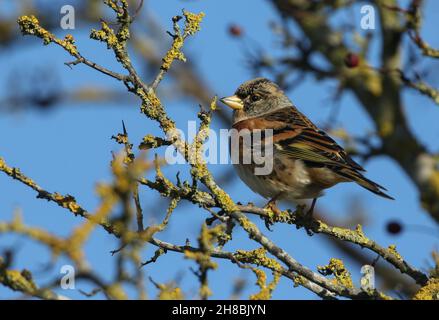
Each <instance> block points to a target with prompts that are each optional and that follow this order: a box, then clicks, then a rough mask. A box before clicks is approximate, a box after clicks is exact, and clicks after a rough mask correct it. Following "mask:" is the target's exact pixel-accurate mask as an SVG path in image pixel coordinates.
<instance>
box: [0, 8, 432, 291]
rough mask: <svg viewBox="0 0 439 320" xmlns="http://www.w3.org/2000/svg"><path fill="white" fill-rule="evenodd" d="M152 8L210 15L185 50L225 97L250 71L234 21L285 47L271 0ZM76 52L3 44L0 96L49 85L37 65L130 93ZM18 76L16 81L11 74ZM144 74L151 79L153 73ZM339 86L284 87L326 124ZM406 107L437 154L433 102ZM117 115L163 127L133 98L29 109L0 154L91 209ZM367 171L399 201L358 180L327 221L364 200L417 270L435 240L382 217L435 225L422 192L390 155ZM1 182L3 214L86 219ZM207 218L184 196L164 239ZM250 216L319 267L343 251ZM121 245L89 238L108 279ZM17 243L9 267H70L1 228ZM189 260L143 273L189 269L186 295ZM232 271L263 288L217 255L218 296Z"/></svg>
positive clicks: (182, 119) (336, 200)
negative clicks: (274, 27)
mask: <svg viewBox="0 0 439 320" xmlns="http://www.w3.org/2000/svg"><path fill="white" fill-rule="evenodd" d="M52 3H53V4H51V5H53V6H55V5H59V7H61V5H62V4H64V1H54V2H52ZM0 6H5V3H4V2H2V1H0ZM148 7H149V8H150V9H151V12H152V13H153V14H154V16H155V18H156V19H157V20H158V21H159V22H160V23H161V24H162V25H163V26H164V28H166V29H170V27H171V26H170V18H171V17H172V16H174V15H175V14H178V13H180V11H181V9H183V8H186V9H187V10H191V11H194V12H197V11H204V12H205V13H206V18H205V20H204V22H203V26H202V31H201V32H200V33H199V34H198V35H197V36H196V37H194V38H193V39H190V40H189V42H188V43H187V46H186V47H185V52H187V54H188V57H190V58H191V59H192V63H193V64H194V65H195V68H196V69H197V70H198V71H199V72H200V73H201V75H202V76H203V77H204V79H205V81H206V82H207V83H208V85H209V86H210V87H211V88H213V90H214V92H215V93H216V94H218V95H219V96H224V95H228V94H231V93H232V92H234V90H235V89H236V87H237V86H238V85H239V84H240V83H242V82H243V81H245V80H247V79H249V78H251V77H252V75H251V74H250V72H249V70H248V68H246V66H245V59H246V57H245V55H244V53H243V50H242V48H243V46H242V43H240V42H238V41H236V40H235V39H232V38H231V37H230V36H229V35H228V33H227V28H228V26H229V25H230V24H231V23H237V24H239V25H240V26H241V27H242V28H243V30H244V32H245V34H246V35H247V36H248V37H249V38H251V39H253V41H256V42H257V43H258V44H259V45H260V46H261V47H262V48H264V49H265V50H266V51H267V52H268V53H270V54H273V55H277V54H279V43H278V42H277V41H276V39H275V38H274V37H273V35H272V32H271V31H270V28H269V23H270V21H277V19H278V18H277V15H276V14H275V12H274V9H273V8H272V6H271V5H270V3H269V2H268V1H262V0H257V1H253V0H252V1H250V0H243V1H231V0H223V1H214V0H206V1H178V0H168V1H166V3H165V2H164V1H162V0H151V1H148ZM355 8H356V11H355V15H354V18H355V19H356V21H358V24H359V20H360V13H359V8H358V7H355ZM57 10H58V9H56V10H55V12H56V11H57ZM438 10H439V3H438V2H437V1H432V0H430V1H427V7H426V10H425V25H424V28H423V36H424V37H425V39H426V40H427V41H428V42H429V43H430V44H431V45H432V46H434V47H439V39H438V37H437V34H436V33H437V32H436V30H437V29H436V27H437V23H436V18H437V12H439V11H438ZM0 19H1V15H0ZM340 19H345V20H349V19H351V22H352V19H353V17H352V16H351V17H349V16H342V17H340ZM62 34H64V32H60V33H59V35H62ZM72 34H73V35H74V36H75V38H76V39H77V44H78V47H79V48H80V49H81V52H82V53H83V54H84V55H86V56H87V57H90V58H92V59H94V60H96V61H97V62H99V63H101V64H104V65H106V66H109V67H110V68H114V69H116V70H118V69H119V66H117V65H116V63H115V62H114V59H113V57H112V54H111V53H110V52H109V51H106V49H105V47H104V45H102V44H99V43H96V42H94V41H92V40H90V39H88V35H87V32H84V29H83V28H81V29H78V30H75V31H74V32H72ZM373 48H375V50H374V51H373V55H374V56H375V55H377V50H376V45H375V46H374V47H373ZM70 60H71V58H70V57H68V56H67V55H66V54H65V53H64V52H63V51H62V50H61V49H59V48H57V47H54V46H50V47H42V45H41V42H40V41H39V40H34V39H32V38H30V37H25V38H22V39H20V40H19V41H18V43H16V44H15V46H14V47H13V48H2V49H0V70H2V74H1V76H0V97H5V96H8V95H10V94H13V93H17V92H20V90H24V89H25V88H27V87H26V86H28V85H29V84H31V87H33V88H39V87H40V86H42V85H41V83H40V82H41V81H47V77H44V78H39V77H38V72H39V71H41V70H45V71H44V72H45V73H46V74H49V75H51V77H49V79H51V81H52V83H55V85H56V86H58V85H59V86H60V87H61V88H62V89H64V90H69V89H73V88H77V87H78V86H81V87H86V86H96V85H98V86H100V87H109V88H113V89H115V90H117V89H119V90H124V88H123V87H122V85H121V84H120V83H117V82H116V81H114V80H112V79H109V78H107V77H105V76H103V75H101V74H99V73H97V72H95V71H93V70H90V69H87V68H86V67H83V66H77V67H75V68H74V69H73V70H70V69H68V68H67V67H65V66H64V62H66V61H70ZM134 62H135V63H136V61H134ZM426 65H427V66H429V67H430V69H431V70H438V69H437V67H438V66H437V64H434V61H427V62H426ZM434 68H435V69H434ZM432 76H434V74H433V75H432ZM17 78H18V79H21V81H18V82H17V80H15V81H14V80H13V79H17ZM431 79H432V83H433V84H434V85H435V86H438V85H439V81H438V79H437V77H436V79H435V78H434V77H431ZM146 80H147V82H148V81H149V80H150V79H146ZM17 83H18V84H17ZM23 83H24V85H22V84H23ZM334 88H335V86H334V83H331V82H318V83H317V82H315V81H314V80H313V79H312V77H308V78H307V79H306V81H304V82H303V83H302V84H301V85H300V86H299V87H297V88H296V89H295V90H292V91H290V92H287V93H288V95H289V96H290V98H291V99H292V101H293V102H294V103H295V104H296V105H297V106H298V108H299V109H300V110H301V111H303V112H304V113H305V114H306V115H307V116H309V117H310V119H312V120H313V121H314V122H315V123H317V124H323V123H325V121H326V119H327V118H328V115H329V113H330V111H331V108H330V106H331V102H329V100H330V97H331V93H332V92H333V91H334ZM165 102H166V107H167V110H168V112H169V114H170V115H171V116H172V117H174V118H175V119H177V124H178V125H179V126H180V127H181V128H183V129H184V128H186V126H187V121H188V120H194V119H196V110H197V101H194V100H191V99H177V100H174V99H173V100H167V99H165ZM340 103H341V112H340V116H339V118H338V121H339V125H341V126H343V127H345V128H346V129H347V130H348V132H350V133H353V134H357V135H361V134H364V133H365V132H368V131H370V130H371V129H372V128H373V127H372V124H371V122H370V120H369V119H368V118H367V115H366V114H365V113H364V112H363V111H362V110H361V109H360V107H359V106H358V103H357V101H356V100H355V98H354V97H352V96H351V95H350V94H346V95H345V96H344V97H343V99H342V100H341V102H340ZM404 104H405V108H406V113H407V115H408V117H409V118H410V124H411V126H412V128H413V130H414V132H415V134H416V135H417V137H418V138H419V139H421V141H423V142H424V143H425V144H426V145H427V146H428V147H429V149H430V150H436V151H437V150H438V148H439V142H438V141H439V139H438V137H439V127H438V126H437V124H436V123H437V117H438V116H439V109H438V108H437V106H435V105H434V104H433V103H431V102H430V101H429V100H428V99H426V98H424V97H419V96H418V95H417V94H414V93H412V92H410V91H408V92H407V93H406V94H405V95H404ZM122 120H124V121H125V123H126V125H127V128H128V131H129V134H130V136H131V139H132V142H134V144H135V145H137V144H138V143H139V142H140V141H141V138H142V137H143V136H144V135H145V134H147V133H153V134H156V135H160V131H159V129H158V128H157V125H156V124H154V123H153V122H151V121H149V120H148V119H146V118H145V117H144V116H142V115H141V114H140V112H139V105H138V103H137V102H136V101H134V100H127V102H126V103H123V104H122V103H121V102H117V104H116V103H108V106H107V105H102V104H99V105H95V104H93V103H82V104H80V105H78V104H72V103H70V104H63V105H61V106H59V107H57V108H55V109H54V110H51V111H50V112H44V111H41V110H26V111H21V112H16V113H2V116H1V117H0V156H1V157H4V158H5V160H6V161H7V163H8V164H10V165H12V166H17V167H19V168H21V170H22V171H23V172H24V173H26V174H27V175H29V176H30V177H32V178H33V179H35V180H36V181H37V182H38V183H39V184H40V185H41V186H43V187H44V188H46V189H47V190H50V191H57V192H60V193H69V194H72V195H74V196H75V197H76V199H77V200H78V202H79V203H81V204H82V205H83V206H84V207H85V208H87V209H88V210H93V209H94V208H95V207H96V205H97V197H96V194H95V191H94V189H95V185H96V182H99V181H108V180H109V179H110V178H111V175H110V171H109V166H108V164H109V161H110V160H111V151H116V150H119V147H118V146H117V145H116V144H115V143H114V141H112V140H110V137H111V136H112V135H114V134H116V133H118V132H120V130H121V121H122ZM213 128H214V129H215V130H219V129H221V128H222V127H221V126H220V125H219V122H215V123H214V124H213ZM162 151H163V150H162ZM229 166H230V165H211V166H210V168H211V170H212V172H213V173H214V175H215V177H217V178H219V179H220V178H221V176H222V175H223V174H224V173H225V172H228V169H229ZM366 169H367V171H368V177H369V178H371V179H373V180H376V181H378V182H379V183H381V184H383V185H385V186H386V187H387V189H388V190H389V193H390V194H391V195H392V196H394V197H395V198H396V201H388V200H386V199H382V198H379V197H376V196H375V195H374V194H372V193H369V192H367V191H365V190H363V189H362V188H360V187H358V186H356V185H354V184H344V185H340V186H337V187H335V188H333V189H331V190H329V191H328V192H327V194H326V196H325V197H323V198H322V199H320V200H319V202H318V206H319V207H321V208H323V209H324V210H325V211H327V212H329V213H330V214H331V218H332V219H335V220H336V221H344V220H346V219H348V218H349V212H350V210H351V208H352V203H353V202H358V203H360V204H361V206H363V207H364V210H365V212H367V218H368V220H367V223H366V224H365V225H364V231H365V233H366V235H368V236H370V237H371V238H372V239H374V240H376V241H377V242H378V243H380V244H382V245H383V246H388V245H390V244H396V246H397V248H398V250H399V252H400V253H401V254H402V255H403V256H404V257H405V258H406V259H407V260H408V261H409V262H411V263H412V264H413V265H414V266H416V267H418V268H421V269H422V268H425V267H427V266H428V264H427V261H428V259H429V257H430V253H431V251H432V250H434V249H437V248H438V244H439V240H438V237H437V236H432V235H431V234H429V233H420V232H414V231H410V230H409V229H410V228H408V230H407V232H404V233H402V234H401V235H399V236H397V237H394V236H389V235H388V233H387V232H386V230H385V225H386V222H388V221H389V220H399V221H401V222H402V223H403V224H404V225H407V226H425V227H429V228H432V230H436V232H437V227H436V226H435V224H434V222H433V221H432V219H431V218H429V216H428V215H427V214H426V213H424V212H423V210H422V209H421V208H420V206H419V203H418V201H417V198H418V194H417V190H416V188H415V187H414V186H413V184H412V183H411V182H410V181H409V180H408V178H407V177H406V176H405V174H404V173H403V172H402V171H401V170H400V169H399V168H398V167H397V166H396V165H395V163H394V162H393V161H391V160H389V159H387V158H376V159H373V160H372V161H369V162H368V163H367V164H366ZM177 171H182V173H183V174H182V176H183V177H188V175H187V166H185V165H176V166H172V167H169V168H166V169H165V173H166V174H167V176H168V177H170V178H172V177H174V176H175V174H176V173H177ZM185 171H186V173H185ZM224 188H225V190H226V191H227V192H230V194H232V195H234V200H235V201H241V202H244V203H245V202H249V201H252V202H255V203H256V204H259V205H263V204H264V202H265V200H263V199H262V198H261V197H259V196H258V195H256V194H254V193H252V191H251V190H249V189H248V188H247V187H246V186H245V185H244V184H243V183H242V182H240V181H239V180H238V179H234V180H233V182H232V183H230V184H227V185H224ZM0 189H1V190H2V191H1V192H0V220H9V219H11V217H12V215H13V212H14V210H16V209H17V208H20V209H21V210H22V211H23V216H24V220H25V222H26V223H27V224H29V225H33V226H39V227H42V228H46V229H48V230H50V231H52V232H54V233H56V234H60V235H67V234H69V232H70V231H71V230H72V227H73V226H75V225H78V224H79V223H80V222H81V220H80V219H79V218H75V217H73V216H72V215H71V214H70V213H68V212H67V211H65V210H63V209H60V208H58V207H57V206H56V205H54V204H51V203H47V202H45V201H41V200H38V199H36V198H35V194H34V192H32V191H31V190H29V189H28V188H26V187H24V186H22V185H21V184H19V183H17V182H16V181H12V180H11V179H10V178H8V177H6V176H5V175H3V174H0ZM141 197H142V204H143V206H144V208H145V215H146V216H145V222H146V223H151V222H157V221H159V219H160V218H162V216H163V213H164V210H163V209H164V206H163V204H166V200H160V201H161V202H160V205H157V200H159V197H158V196H157V195H156V194H155V193H154V192H152V191H149V190H143V191H142V194H141ZM207 217H208V216H207V214H206V212H203V211H201V210H199V209H198V208H195V207H194V206H192V205H189V204H186V203H183V204H182V205H181V207H179V209H178V210H177V211H176V212H175V214H174V215H173V217H172V219H171V222H170V225H169V228H168V229H167V230H166V231H164V232H162V233H160V234H158V238H160V239H163V240H166V241H170V242H175V243H179V244H183V243H184V241H185V239H186V238H190V239H191V240H192V243H196V238H197V235H198V232H199V230H200V228H201V224H202V223H203V221H204V219H205V218H207ZM254 221H255V222H257V223H259V224H260V226H261V228H262V230H263V231H264V233H267V234H268V235H269V236H270V238H271V239H272V240H273V241H274V242H275V243H277V244H279V245H280V246H282V247H283V248H284V249H286V250H287V251H288V252H289V253H290V254H291V255H292V256H293V257H294V258H296V259H297V260H299V261H300V262H302V263H303V264H305V265H307V266H309V267H310V268H312V269H314V270H316V268H317V266H318V265H324V264H326V263H327V262H328V261H329V259H330V258H331V257H338V258H342V259H343V258H345V257H344V256H343V254H341V253H340V252H338V251H334V249H333V248H332V247H331V246H330V245H329V244H328V243H327V241H324V240H323V236H319V235H315V236H313V237H311V238H310V237H308V236H307V235H306V233H305V232H304V231H303V230H296V229H295V228H294V227H292V226H283V225H276V226H274V227H273V230H274V231H273V232H269V231H266V230H265V228H264V227H263V223H260V222H259V221H258V220H256V219H254ZM412 229H413V228H412ZM235 232H236V233H235V234H234V239H233V242H232V243H230V244H228V245H227V246H226V247H225V249H227V250H229V251H233V250H235V249H237V248H241V249H243V248H245V249H253V248H256V247H255V245H254V244H253V243H252V242H250V241H249V240H248V239H247V238H246V235H245V234H244V233H243V232H242V231H240V230H239V228H237V230H236V231H235ZM117 245H118V244H117V242H116V241H115V240H114V239H113V238H112V237H110V236H109V235H107V234H106V233H105V232H103V231H102V230H100V229H97V230H96V231H95V232H94V233H93V235H92V237H91V238H90V240H89V241H88V242H87V246H86V248H87V258H88V260H89V262H90V263H91V265H92V266H94V267H95V268H96V270H98V272H99V273H100V274H101V275H102V277H104V278H108V279H111V276H112V275H113V272H114V270H113V269H112V267H109V266H112V265H113V264H112V262H113V260H114V257H112V256H111V255H110V254H109V251H110V250H113V249H115V248H116V247H117ZM11 247H12V248H16V249H17V252H18V254H17V256H16V257H15V260H14V262H15V264H14V267H16V268H20V269H21V268H28V269H30V270H31V271H33V272H34V274H35V277H36V279H37V281H38V282H39V283H44V282H45V281H47V280H49V279H51V276H53V275H54V274H56V270H58V269H59V266H61V265H63V264H64V263H66V261H64V260H63V259H60V260H59V261H57V263H56V265H57V268H58V269H57V268H55V269H54V270H55V271H52V272H46V271H44V267H45V265H44V264H45V263H47V261H49V259H50V256H49V255H48V252H47V250H46V249H44V248H42V247H41V246H39V245H36V244H34V243H32V242H31V241H28V240H26V239H24V238H21V237H15V236H4V235H2V236H0V250H4V249H6V248H11ZM153 252H154V248H153V247H151V246H149V247H147V248H146V249H145V251H144V257H145V260H147V259H148V258H149V257H150V256H151V255H152V254H153ZM346 262H347V264H348V267H349V269H350V271H351V272H352V274H353V277H354V280H355V281H357V284H358V279H359V277H360V268H359V267H358V266H357V265H356V264H352V263H351V262H350V261H349V260H348V259H346ZM380 263H384V262H380ZM190 266H192V267H195V264H194V263H193V262H191V261H188V260H185V259H183V257H182V256H181V255H179V254H175V253H168V254H167V255H165V256H163V257H161V258H160V260H159V262H158V263H156V264H151V265H148V266H147V267H146V268H145V271H146V274H147V275H148V276H151V277H152V278H153V279H154V280H155V281H157V282H167V281H169V280H172V279H174V278H175V277H179V276H180V275H182V277H181V279H182V280H181V286H182V288H183V289H184V291H185V292H186V293H187V297H188V298H191V297H193V296H194V295H195V294H196V292H197V289H198V283H197V281H196V279H195V278H194V276H193V274H192V273H191V272H190V270H189V267H190ZM237 277H244V278H246V279H247V280H248V282H249V283H250V285H249V286H248V288H247V289H246V290H245V293H244V295H243V297H244V298H245V297H248V295H249V294H251V293H254V292H256V291H257V287H256V286H254V285H253V283H254V281H255V278H254V275H253V274H252V273H251V272H250V271H244V270H241V269H239V268H237V267H236V266H235V265H232V264H230V263H227V262H222V261H219V270H218V271H216V272H212V273H211V275H210V284H211V289H212V291H213V292H214V295H213V298H219V299H222V298H227V297H229V296H230V294H231V283H232V281H233V280H234V279H236V278H237ZM77 287H78V288H81V289H84V290H86V291H87V290H90V289H92V288H91V287H90V286H88V285H86V284H84V283H78V284H77ZM148 289H149V292H150V294H151V295H152V296H153V295H154V292H155V291H154V289H153V287H152V285H151V284H148ZM60 292H62V290H60ZM63 294H66V295H68V296H71V297H73V298H83V296H81V295H80V294H79V293H78V292H76V291H72V292H67V293H63ZM16 296H17V295H16V294H15V293H12V292H11V291H10V290H8V289H5V288H3V287H0V298H11V297H16ZM273 297H274V298H277V299H314V298H315V295H314V294H312V293H310V292H308V291H307V290H305V289H303V288H294V287H293V284H292V283H291V281H288V280H286V279H283V280H282V281H281V283H280V284H279V286H278V287H277V288H276V290H275V291H274V293H273ZM95 298H101V296H99V295H98V296H96V297H95Z"/></svg>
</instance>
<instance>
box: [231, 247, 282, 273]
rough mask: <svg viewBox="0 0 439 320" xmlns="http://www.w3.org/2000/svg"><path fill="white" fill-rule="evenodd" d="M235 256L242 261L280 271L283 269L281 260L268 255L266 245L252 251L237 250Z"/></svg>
mask: <svg viewBox="0 0 439 320" xmlns="http://www.w3.org/2000/svg"><path fill="white" fill-rule="evenodd" d="M234 257H235V258H236V260H238V261H240V262H242V263H251V264H256V265H258V266H263V267H266V268H269V269H271V270H274V271H279V272H280V271H281V270H282V266H281V265H280V264H279V262H277V261H276V260H275V259H273V258H269V257H267V251H266V250H265V248H264V247H261V248H259V249H255V250H251V251H245V250H237V251H236V253H235V254H234Z"/></svg>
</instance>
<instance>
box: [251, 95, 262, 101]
mask: <svg viewBox="0 0 439 320" xmlns="http://www.w3.org/2000/svg"><path fill="white" fill-rule="evenodd" d="M251 99H252V101H253V102H255V101H258V100H259V99H260V97H259V96H257V95H255V94H254V95H252V96H251Z"/></svg>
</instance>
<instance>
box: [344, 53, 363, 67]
mask: <svg viewBox="0 0 439 320" xmlns="http://www.w3.org/2000/svg"><path fill="white" fill-rule="evenodd" d="M344 63H345V65H346V67H348V68H355V67H357V66H358V64H359V63H360V58H359V57H358V56H357V55H356V54H355V53H351V52H349V53H348V54H347V55H346V57H345V58H344Z"/></svg>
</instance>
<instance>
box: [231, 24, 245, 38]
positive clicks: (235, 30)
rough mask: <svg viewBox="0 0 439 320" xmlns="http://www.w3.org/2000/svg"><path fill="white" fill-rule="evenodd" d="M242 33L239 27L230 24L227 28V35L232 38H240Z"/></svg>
mask: <svg viewBox="0 0 439 320" xmlns="http://www.w3.org/2000/svg"><path fill="white" fill-rule="evenodd" d="M242 33H243V31H242V28H241V27H240V26H238V25H236V24H232V25H230V26H229V34H230V35H231V36H232V37H240V36H242Z"/></svg>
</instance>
